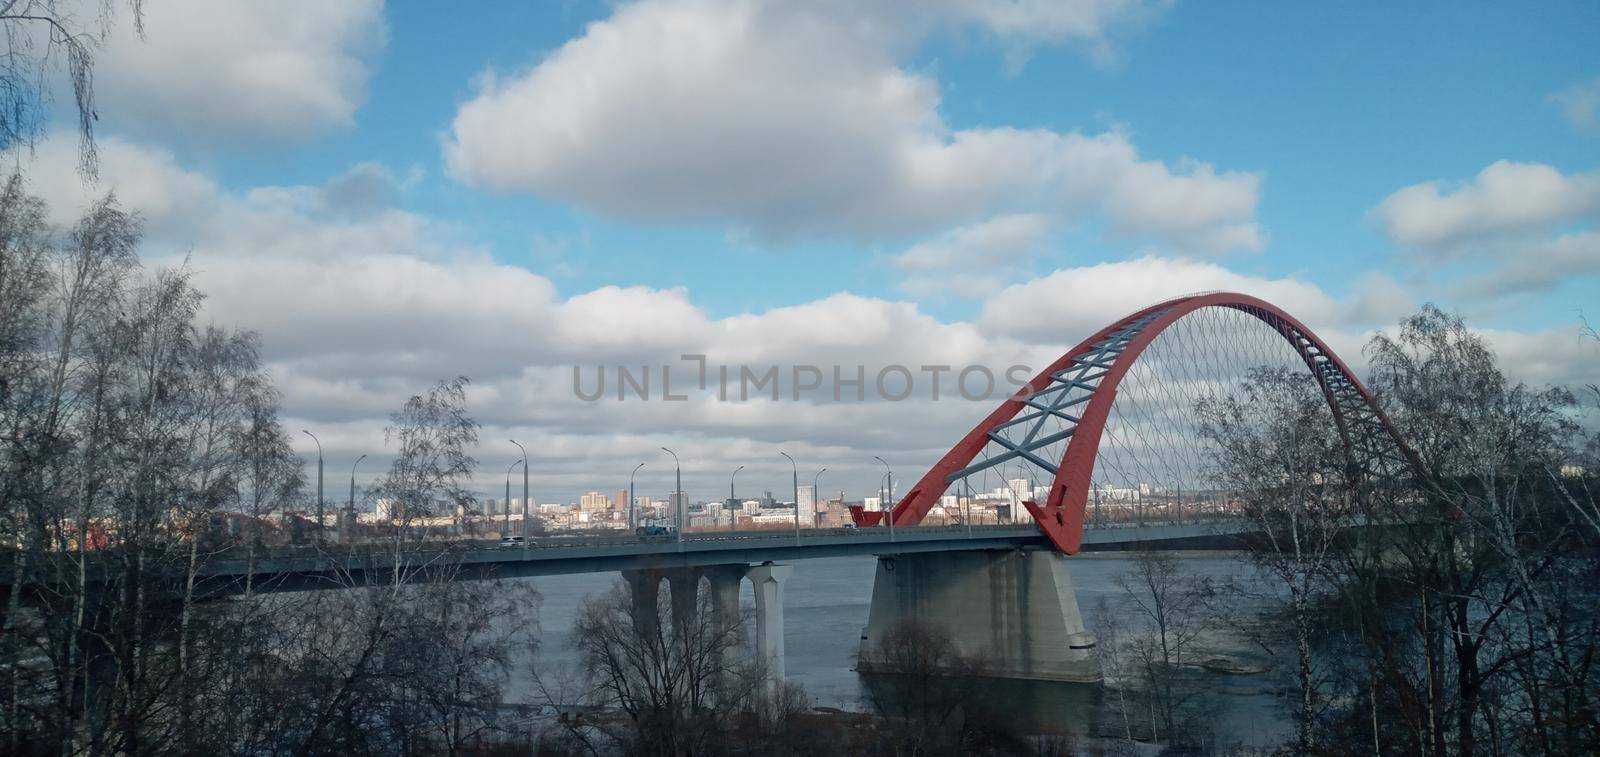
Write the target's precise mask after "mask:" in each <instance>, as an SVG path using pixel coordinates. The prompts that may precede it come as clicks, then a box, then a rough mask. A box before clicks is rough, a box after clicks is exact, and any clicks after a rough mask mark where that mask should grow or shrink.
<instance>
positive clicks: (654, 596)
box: [622, 568, 661, 636]
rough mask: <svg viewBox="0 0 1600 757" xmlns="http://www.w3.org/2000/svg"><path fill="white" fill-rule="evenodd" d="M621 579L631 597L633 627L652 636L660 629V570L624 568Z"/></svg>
mask: <svg viewBox="0 0 1600 757" xmlns="http://www.w3.org/2000/svg"><path fill="white" fill-rule="evenodd" d="M622 580H623V581H625V582H627V584H628V594H629V596H631V597H632V598H633V628H634V630H635V631H637V632H638V633H639V634H641V635H647V636H653V635H655V634H656V633H658V632H659V631H660V624H661V608H660V600H659V592H660V591H661V571H658V570H650V569H648V568H647V569H644V570H625V571H622Z"/></svg>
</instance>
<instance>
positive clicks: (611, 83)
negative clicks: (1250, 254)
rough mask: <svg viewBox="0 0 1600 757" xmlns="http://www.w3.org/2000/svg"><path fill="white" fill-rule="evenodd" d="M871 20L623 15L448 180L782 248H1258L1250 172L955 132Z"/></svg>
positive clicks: (711, 4)
mask: <svg viewBox="0 0 1600 757" xmlns="http://www.w3.org/2000/svg"><path fill="white" fill-rule="evenodd" d="M1117 5H1119V4H1115V3H1111V4H1096V3H1079V4H1075V5H1074V6H1073V7H1077V8H1079V9H1080V10H1081V11H1082V13H1081V14H1079V15H1077V16H1072V18H1078V19H1079V20H1078V21H1069V20H1062V21H1059V22H1058V26H1057V27H1050V26H1049V25H1048V24H1047V25H1045V26H1044V27H1039V30H1040V33H1041V34H1045V33H1046V31H1045V30H1047V29H1050V28H1057V29H1058V30H1059V31H1057V32H1049V33H1048V34H1069V33H1081V34H1089V33H1090V31H1091V30H1093V29H1095V28H1098V27H1097V23H1098V22H1096V21H1093V19H1100V18H1103V15H1097V14H1102V12H1103V11H1105V9H1106V8H1109V7H1112V6H1117ZM847 7H854V6H847ZM864 7H865V8H866V10H864V11H860V12H855V13H836V14H832V15H830V14H827V13H825V12H821V11H820V10H819V8H818V7H816V6H811V5H806V4H799V5H780V4H773V3H728V2H724V1H723V0H645V1H644V2H639V3H635V4H631V5H625V6H622V7H620V8H618V9H617V11H616V12H615V14H614V15H613V16H612V17H611V18H609V19H606V20H604V21H600V22H596V23H594V24H591V25H590V26H589V27H588V28H587V30H586V31H585V33H584V34H583V35H582V36H581V37H579V38H576V39H574V40H572V41H569V42H568V43H566V44H565V45H563V46H562V47H561V48H559V49H557V50H556V51H554V52H553V53H551V54H550V55H549V56H547V57H546V58H544V59H543V60H542V61H541V62H540V63H539V64H538V65H537V66H535V67H534V68H533V69H531V70H529V71H527V72H524V73H520V74H516V75H512V76H505V77H496V76H486V77H484V80H483V82H482V83H481V87H480V91H479V93H478V94H477V96H476V97H474V98H473V99H472V100H470V101H468V102H467V103H465V104H463V105H462V106H461V108H460V109H459V110H458V112H457V113H456V117H455V120H454V122H453V124H452V125H451V128H450V130H449V133H448V134H447V135H446V137H445V144H444V150H445V156H446V160H447V164H448V167H449V170H450V172H451V173H452V175H454V176H455V177H457V178H458V179H460V180H462V181H464V182H467V183H469V184H472V185H475V186H479V187H484V188H488V189H493V190H498V191H507V192H515V191H526V192H532V193H536V194H539V195H542V196H546V197H550V198H554V199H558V200H563V201H566V202H571V203H574V204H577V205H580V206H583V207H585V208H588V209H591V210H594V211H597V212H601V213H605V214H609V215H612V216H616V217H620V218H625V219H630V220H634V221H646V222H664V223H705V222H710V223H726V224H730V225H732V226H734V227H738V228H742V229H748V230H750V231H751V232H753V233H754V234H756V235H757V236H761V237H765V238H774V239H788V238H796V237H847V238H851V237H853V238H879V237H895V236H900V235H907V234H921V233H928V232H936V231H938V230H940V229H943V228H946V227H948V226H950V225H952V224H961V223H971V222H975V221H978V220H981V219H983V218H988V217H992V216H996V215H1004V214H1012V213H1044V214H1049V215H1051V216H1053V217H1060V218H1064V219H1071V220H1078V221H1085V220H1098V219H1100V218H1104V219H1105V221H1106V223H1107V225H1108V226H1109V227H1110V228H1111V230H1112V231H1114V232H1116V233H1119V234H1127V235H1133V236H1150V237H1158V238H1161V239H1163V240H1166V241H1169V242H1171V243H1174V244H1177V245H1180V246H1182V247H1184V248H1186V249H1196V250H1204V251H1215V250H1225V249H1239V248H1243V249H1258V248H1259V247H1261V246H1262V244H1263V243H1264V234H1263V232H1262V230H1261V229H1260V227H1259V225H1258V224H1257V223H1256V221H1255V219H1254V215H1255V209H1256V205H1257V201H1258V196H1259V181H1260V180H1259V177H1258V176H1256V175H1254V174H1250V173H1240V172H1219V171H1217V170H1215V169H1214V168H1213V167H1211V166H1209V165H1207V164H1204V163H1199V162H1194V161H1182V162H1180V163H1179V164H1177V165H1175V166H1173V165H1168V164H1165V163H1162V162H1160V161H1154V160H1149V159H1146V158H1143V157H1141V156H1140V155H1139V153H1138V150H1137V149H1136V148H1135V147H1134V145H1133V144H1132V142H1131V141H1130V140H1129V138H1128V136H1127V135H1126V134H1124V133H1121V132H1108V133H1104V134H1099V135H1092V136H1090V135H1084V134H1079V133H1058V132H1052V131H1046V130H1038V129H1033V130H1024V129H1010V128H977V129H964V130H952V129H950V128H949V127H948V126H947V125H946V124H945V122H944V120H943V118H942V117H941V115H940V113H939V109H938V106H939V91H938V82H936V81H934V80H933V79H931V78H930V77H928V76H924V75H920V74H916V73H912V72H910V71H907V70H905V69H904V68H901V67H900V66H899V65H898V62H897V59H896V55H897V54H903V52H904V50H905V49H906V48H907V47H908V45H907V44H906V40H905V39H904V38H903V35H905V34H906V33H907V32H906V31H905V30H904V29H901V28H899V27H897V26H895V24H893V23H890V21H889V20H888V18H887V17H885V16H883V15H882V14H881V11H882V8H883V6H878V5H871V4H868V5H866V6H864ZM1042 7H1043V6H1039V8H1042ZM938 8H945V9H946V10H949V9H951V8H955V9H959V10H961V11H962V12H964V13H965V14H966V15H965V16H962V15H960V14H958V15H957V18H979V19H990V21H986V22H984V23H990V24H992V27H991V28H992V29H994V30H995V31H996V33H997V34H998V33H1002V30H1009V31H1004V32H1003V33H1005V34H1012V33H1020V32H1017V31H1016V30H1015V29H1014V28H1013V26H1014V25H1015V26H1016V27H1017V28H1020V22H1017V21H1014V20H1007V19H1012V18H1013V16H1012V15H1011V14H1013V13H1015V14H1032V13H1034V12H1035V11H1037V12H1038V13H1045V12H1044V11H1042V10H1039V8H1035V6H1032V5H1027V4H1024V5H1006V6H999V5H988V4H982V5H979V4H964V3H952V4H948V6H935V9H936V10H937V9H938ZM1091 8H1092V9H1099V10H1093V11H1091V10H1085V9H1091ZM975 9H976V10H975ZM927 12H930V13H931V12H933V11H927ZM1045 15H1048V14H1045ZM1023 17H1024V16H1020V15H1019V16H1016V18H1023ZM912 26H916V24H912ZM1073 29H1078V30H1080V32H1070V31H1069V30H1073ZM1048 34H1047V35H1046V36H1048Z"/></svg>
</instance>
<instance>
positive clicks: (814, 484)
mask: <svg viewBox="0 0 1600 757" xmlns="http://www.w3.org/2000/svg"><path fill="white" fill-rule="evenodd" d="M827 471H828V469H827V468H826V467H824V468H823V469H822V470H819V471H817V475H815V476H812V477H811V509H812V511H813V512H812V513H811V525H812V526H813V527H815V526H816V525H817V513H816V512H815V511H816V509H817V504H818V500H817V497H818V496H820V495H821V494H822V490H821V489H818V488H817V479H820V478H822V474H823V473H826V472H827Z"/></svg>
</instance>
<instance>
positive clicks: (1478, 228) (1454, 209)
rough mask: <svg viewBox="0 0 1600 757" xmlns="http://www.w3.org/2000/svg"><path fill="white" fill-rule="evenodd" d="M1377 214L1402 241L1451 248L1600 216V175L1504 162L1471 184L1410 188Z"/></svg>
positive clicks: (1429, 184)
mask: <svg viewBox="0 0 1600 757" xmlns="http://www.w3.org/2000/svg"><path fill="white" fill-rule="evenodd" d="M1373 214H1374V216H1375V217H1376V218H1377V220H1378V221H1379V222H1380V223H1382V225H1383V228H1384V231H1385V232H1386V233H1388V235H1389V238H1391V239H1393V240H1394V241H1396V242H1400V243H1402V244H1408V245H1420V246H1430V247H1437V248H1448V247H1451V246H1453V245H1460V244H1462V243H1464V242H1471V241H1476V240H1479V239H1482V238H1485V237H1494V236H1502V235H1506V234H1512V233H1517V232H1527V231H1532V230H1538V229H1540V228H1543V227H1548V226H1550V225H1553V224H1559V223H1564V222H1569V221H1576V220H1581V219H1594V218H1596V217H1600V171H1590V172H1587V173H1584V172H1579V173H1573V174H1563V173H1561V171H1559V170H1557V169H1556V168H1554V167H1552V166H1548V165H1544V164H1542V163H1513V162H1511V161H1507V160H1499V161H1495V162H1494V163H1491V164H1489V166H1488V167H1486V168H1484V169H1483V170H1482V171H1479V172H1478V175H1477V176H1476V177H1475V178H1474V179H1473V180H1472V181H1469V182H1465V183H1455V184H1450V183H1445V182H1440V181H1429V182H1424V183H1422V184H1413V185H1411V186H1409V187H1405V188H1403V189H1401V190H1399V191H1397V192H1395V193H1394V194H1391V195H1389V196H1388V197H1387V198H1385V199H1384V200H1383V202H1382V203H1380V204H1379V205H1378V207H1377V208H1376V209H1374V211H1373Z"/></svg>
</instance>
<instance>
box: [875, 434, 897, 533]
mask: <svg viewBox="0 0 1600 757" xmlns="http://www.w3.org/2000/svg"><path fill="white" fill-rule="evenodd" d="M872 459H874V460H877V461H878V462H880V463H883V472H884V475H886V476H888V477H889V485H888V491H887V492H885V494H887V495H888V496H886V497H885V498H884V499H886V500H887V501H888V504H887V507H888V508H889V541H894V471H893V470H891V469H890V468H889V463H888V461H886V460H884V459H883V458H881V457H878V456H877V455H873V456H872Z"/></svg>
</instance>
